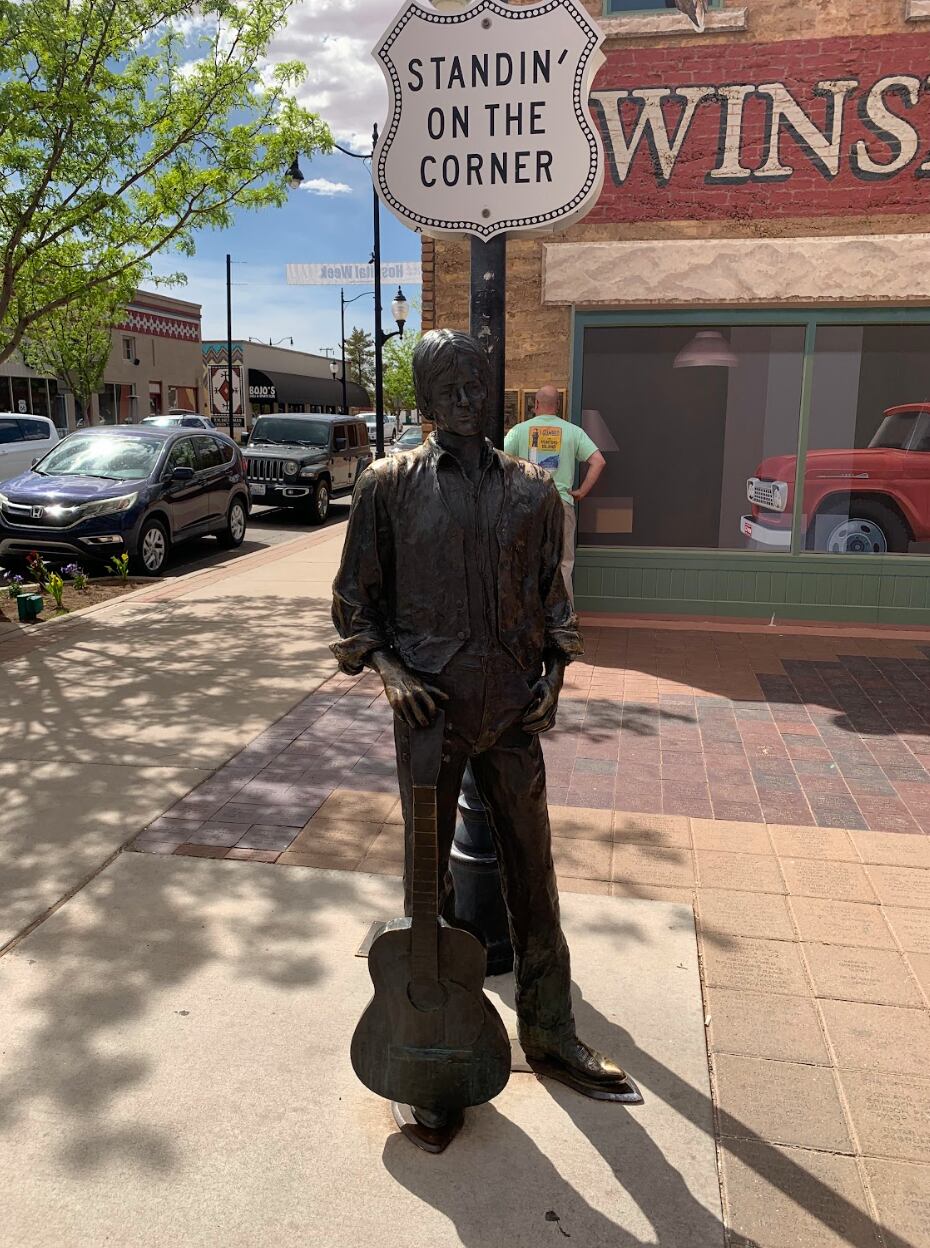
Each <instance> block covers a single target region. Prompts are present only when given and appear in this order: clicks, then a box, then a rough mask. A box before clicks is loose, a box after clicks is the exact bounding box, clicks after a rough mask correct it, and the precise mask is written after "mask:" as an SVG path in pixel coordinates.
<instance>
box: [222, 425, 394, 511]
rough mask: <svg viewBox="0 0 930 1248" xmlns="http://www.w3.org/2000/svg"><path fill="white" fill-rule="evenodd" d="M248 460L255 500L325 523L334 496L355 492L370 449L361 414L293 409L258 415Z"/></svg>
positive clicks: (369, 454)
mask: <svg viewBox="0 0 930 1248" xmlns="http://www.w3.org/2000/svg"><path fill="white" fill-rule="evenodd" d="M245 459H246V463H247V465H248V473H249V489H250V491H251V493H252V501H253V502H256V503H267V504H268V505H269V506H271V507H294V508H296V509H297V510H298V511H300V512H302V513H303V514H304V515H305V516H306V517H307V519H308V520H309V521H310V522H311V523H312V524H322V522H323V521H324V520H325V519H326V516H327V514H328V512H329V500H330V499H331V498H338V497H339V496H340V495H343V494H351V493H352V489H353V487H354V485H355V482H356V480H357V478H358V475H359V473H360V472H361V471H362V470H363V469H364V468H366V467H367V466H368V464H370V463H371V448H370V446H369V444H368V430H367V427H366V425H365V420H364V418H363V417H361V416H344V415H338V414H337V415H331V414H326V413H313V414H312V415H311V414H309V413H308V414H306V415H304V414H302V413H297V412H294V413H288V414H287V415H274V416H259V417H258V418H257V419H256V421H255V424H254V425H253V427H252V431H251V433H250V434H249V440H248V446H247V447H246V449H245Z"/></svg>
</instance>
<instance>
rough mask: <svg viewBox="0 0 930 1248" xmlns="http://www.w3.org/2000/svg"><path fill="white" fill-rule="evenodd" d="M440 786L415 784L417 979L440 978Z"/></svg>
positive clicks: (414, 959)
mask: <svg viewBox="0 0 930 1248" xmlns="http://www.w3.org/2000/svg"><path fill="white" fill-rule="evenodd" d="M437 843H438V835H437V824H436V789H435V787H427V786H424V785H417V784H415V785H414V786H413V889H412V899H411V918H412V923H411V963H412V965H411V968H410V969H411V972H412V978H413V979H414V980H430V981H435V980H438V978H439V931H438V920H439V905H438V888H439V879H438V875H439V863H438V857H439V855H438V849H437Z"/></svg>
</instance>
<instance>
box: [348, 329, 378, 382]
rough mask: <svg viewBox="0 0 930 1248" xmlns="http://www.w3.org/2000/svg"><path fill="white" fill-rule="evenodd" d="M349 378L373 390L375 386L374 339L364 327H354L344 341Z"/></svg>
mask: <svg viewBox="0 0 930 1248" xmlns="http://www.w3.org/2000/svg"><path fill="white" fill-rule="evenodd" d="M345 350H346V369H347V371H348V374H349V380H350V381H354V382H355V383H356V385H359V386H364V387H365V389H366V390H368V391H373V390H374V386H375V341H374V339H373V338H372V336H371V334H369V333H366V331H365V330H364V329H358V328H357V327H356V328H354V329H353V330H352V332H351V334H349V336H348V338H346V341H345Z"/></svg>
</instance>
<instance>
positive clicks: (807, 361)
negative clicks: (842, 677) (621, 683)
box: [569, 307, 930, 571]
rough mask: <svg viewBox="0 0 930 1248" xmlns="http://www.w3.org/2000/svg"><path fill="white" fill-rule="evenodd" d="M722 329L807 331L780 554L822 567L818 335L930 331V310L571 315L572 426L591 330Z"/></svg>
mask: <svg viewBox="0 0 930 1248" xmlns="http://www.w3.org/2000/svg"><path fill="white" fill-rule="evenodd" d="M720 325H733V326H744V325H762V326H765V325H798V326H802V327H803V328H804V331H805V332H804V360H803V368H802V375H801V410H800V415H799V419H798V442H797V447H796V448H795V450H794V451H793V454H795V455H796V456H797V473H796V478H795V491H794V509H793V512H792V520H791V546H790V549H789V550H785V551H779V552H777V554H776V555H773V556H772V557H773V558H775V557H777V555H781V556H782V557H788V558H790V559H793V560H795V561H797V562H798V564H799V565H800V564H801V563H809V562H811V561H814V562H815V563H817V564H820V563H821V562H822V561H823V560H824V559H825V558H826V556H824V555H823V553H822V552H816V551H809V550H807V549H806V546H805V536H804V533H803V532H802V530H803V519H804V517H803V508H804V485H805V478H806V475H807V453H808V441H809V438H810V428H811V409H812V401H813V379H814V364H815V358H816V350H817V329H818V327H821V326H823V327H826V326H830V325H930V308H862V307H843V308H836V307H830V308H810V307H805V308H797V309H794V308H769V309H766V308H759V307H752V308H702V309H700V310H695V309H694V308H681V309H678V310H677V311H676V310H675V309H674V308H672V309H669V310H667V311H664V312H631V311H623V310H618V311H615V312H614V311H598V312H593V311H592V312H579V311H577V310H574V309H573V311H572V334H571V344H572V362H571V366H570V367H571V395H572V401H571V411H570V417H569V418H570V419H571V421H572V423H573V424H576V425H579V426H580V425H581V403H582V386H583V376H584V373H583V370H584V333H585V330H586V329H592V328H639V329H643V328H668V327H669V326H680V327H683V328H692V327H693V328H696V329H700V328H704V327H710V328H717V327H719V326H720ZM578 549H579V550H586V551H591V552H592V553H594V554H599V555H603V554H604V553H605V551H617V552H620V553H628V552H629V551H631V550H635V551H637V552H639V553H640V554H642V553H644V552H645V553H654V554H657V555H667V554H675V555H681V556H689V555H691V556H695V557H698V556H701V555H714V556H725V557H726V558H728V559H737V560H740V559H742V560H753V561H758V559H759V557H760V555H759V552H758V551H754V550H716V551H706V550H703V551H702V550H695V549H693V548H691V547H684V546H674V547H673V546H662V547H650V546H633V547H630V546H622V547H621V546H583V545H582V544H581V543H579V546H578ZM837 558H840V559H842V560H843V566H847V565H848V566H849V569H850V571H852V570H853V569H854V568H855V567H857V566H861V565H862V563H863V562H865V563H866V564H869V563H870V562H871V563H872V564H874V561H875V559H876V556H875V555H872V554H864V555H860V554H851V553H844V554H842V555H838V556H837ZM889 558H893V560H894V566H895V567H898V566H899V565H903V561H908V562H909V563H910V564H911V565H913V566H916V567H923V568H930V555H926V554H916V555H911V554H900V555H897V554H896V555H893V556H889Z"/></svg>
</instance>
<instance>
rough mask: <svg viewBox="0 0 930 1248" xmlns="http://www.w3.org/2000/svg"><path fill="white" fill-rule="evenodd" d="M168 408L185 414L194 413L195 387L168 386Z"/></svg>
mask: <svg viewBox="0 0 930 1248" xmlns="http://www.w3.org/2000/svg"><path fill="white" fill-rule="evenodd" d="M168 406H169V408H180V409H181V410H182V411H185V412H196V411H197V410H198V409H197V387H196V386H169V387H168Z"/></svg>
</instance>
